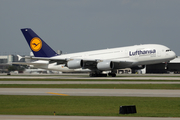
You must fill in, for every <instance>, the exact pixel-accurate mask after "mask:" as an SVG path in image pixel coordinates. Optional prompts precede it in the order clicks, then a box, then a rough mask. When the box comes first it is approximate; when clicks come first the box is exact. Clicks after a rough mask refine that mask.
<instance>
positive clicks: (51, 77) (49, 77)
mask: <svg viewBox="0 0 180 120" xmlns="http://www.w3.org/2000/svg"><path fill="white" fill-rule="evenodd" d="M0 79H80V80H81V79H88V80H89V79H92V80H96V79H100V80H180V77H154V76H153V77H149V76H148V77H145V76H142V77H141V76H140V77H139V76H137V77H89V76H61V75H60V76H47V75H44V76H42V75H41V76H32V75H31V76H25V75H23V76H19V75H16V76H2V75H1V76H0Z"/></svg>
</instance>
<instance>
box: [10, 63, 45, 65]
mask: <svg viewBox="0 0 180 120" xmlns="http://www.w3.org/2000/svg"><path fill="white" fill-rule="evenodd" d="M11 64H17V65H47V64H48V63H34V62H12V63H11Z"/></svg>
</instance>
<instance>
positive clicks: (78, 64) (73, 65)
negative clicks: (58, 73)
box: [67, 59, 83, 69]
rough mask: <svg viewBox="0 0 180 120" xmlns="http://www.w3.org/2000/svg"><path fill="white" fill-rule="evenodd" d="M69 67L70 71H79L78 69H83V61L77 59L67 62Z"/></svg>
mask: <svg viewBox="0 0 180 120" xmlns="http://www.w3.org/2000/svg"><path fill="white" fill-rule="evenodd" d="M67 67H68V68H69V69H77V68H82V67H83V60H80V59H76V60H71V61H68V62H67Z"/></svg>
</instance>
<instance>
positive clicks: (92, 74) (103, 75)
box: [89, 73, 116, 77]
mask: <svg viewBox="0 0 180 120" xmlns="http://www.w3.org/2000/svg"><path fill="white" fill-rule="evenodd" d="M108 76H111V77H116V74H115V73H108ZM89 77H107V74H102V73H100V74H99V73H90V74H89Z"/></svg>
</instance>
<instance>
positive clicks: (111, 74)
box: [108, 73, 116, 77]
mask: <svg viewBox="0 0 180 120" xmlns="http://www.w3.org/2000/svg"><path fill="white" fill-rule="evenodd" d="M108 75H109V76H111V77H116V74H115V73H108Z"/></svg>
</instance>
